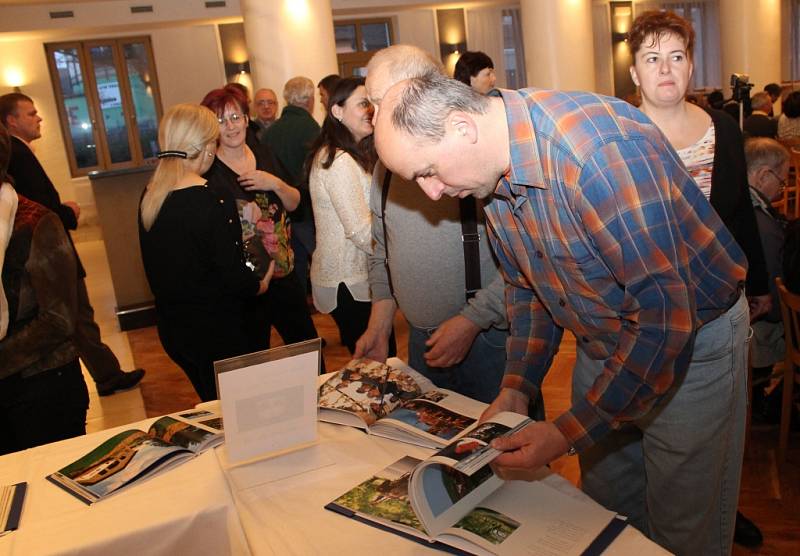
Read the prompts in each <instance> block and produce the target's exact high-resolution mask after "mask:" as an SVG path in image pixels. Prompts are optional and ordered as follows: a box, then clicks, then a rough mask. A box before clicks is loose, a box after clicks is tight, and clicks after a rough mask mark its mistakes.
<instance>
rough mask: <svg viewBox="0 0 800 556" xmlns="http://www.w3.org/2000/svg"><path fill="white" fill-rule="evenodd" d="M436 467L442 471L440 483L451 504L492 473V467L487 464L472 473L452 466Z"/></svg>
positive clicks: (476, 486)
mask: <svg viewBox="0 0 800 556" xmlns="http://www.w3.org/2000/svg"><path fill="white" fill-rule="evenodd" d="M437 468H438V469H440V470H441V472H442V484H443V485H444V489H445V492H447V496H448V497H450V502H451V503H452V504H455V503H456V502H458V501H459V500H461V499H462V498H464V497H465V496H466V495H467V494H469V493H470V492H472V491H473V490H475V489H476V488H478V487H479V486H480V485H481V484H483V482H484V481H486V480H488V479H489V477H491V476H492V475H493V473H492V468H491V467H489V466H488V465H487V466H486V467H482V468H481V469H478V470H477V471H476V472H475V473H473V474H472V475H467V474H465V473H462V472H461V471H457V470H455V469H453V468H452V467H446V466H442V465H439V466H437Z"/></svg>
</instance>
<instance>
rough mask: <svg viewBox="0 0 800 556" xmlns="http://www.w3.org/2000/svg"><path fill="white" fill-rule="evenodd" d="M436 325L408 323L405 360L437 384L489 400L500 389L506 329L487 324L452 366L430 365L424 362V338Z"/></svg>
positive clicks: (503, 366) (504, 356)
mask: <svg viewBox="0 0 800 556" xmlns="http://www.w3.org/2000/svg"><path fill="white" fill-rule="evenodd" d="M435 330H436V329H435V328H416V327H415V326H412V325H411V324H410V323H409V325H408V364H409V365H410V366H411V368H412V369H414V370H415V371H417V372H419V373H420V374H422V375H424V376H426V377H427V378H428V379H430V380H431V381H432V382H433V383H434V384H435V385H436V386H438V387H439V388H447V389H448V390H452V391H454V392H458V393H459V394H463V395H465V396H468V397H470V398H473V399H476V400H480V401H482V402H485V403H491V402H492V401H493V400H494V399H495V398H496V397H497V394H498V393H499V392H500V381H501V380H502V379H503V373H504V372H505V367H506V339H507V338H508V331H507V330H498V329H497V328H493V327H492V328H489V329H488V330H484V331H483V332H481V333H480V334H478V335H477V336H476V337H475V341H474V342H472V347H470V349H469V352H468V353H467V356H466V357H464V360H463V361H462V362H461V363H458V364H457V365H453V366H452V367H429V366H428V365H427V364H426V363H425V342H426V341H427V340H428V338H430V336H431V334H433V332H434V331H435Z"/></svg>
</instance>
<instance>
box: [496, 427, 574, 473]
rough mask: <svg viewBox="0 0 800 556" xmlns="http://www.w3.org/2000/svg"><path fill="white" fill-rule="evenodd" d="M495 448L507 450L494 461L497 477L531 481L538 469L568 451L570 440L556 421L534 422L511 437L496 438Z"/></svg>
mask: <svg viewBox="0 0 800 556" xmlns="http://www.w3.org/2000/svg"><path fill="white" fill-rule="evenodd" d="M492 448H495V449H497V450H501V451H502V452H504V453H503V454H501V455H500V456H498V457H497V459H495V460H494V461H493V462H492V463H491V466H492V469H493V470H494V472H495V474H496V475H497V476H498V477H500V478H501V479H505V480H506V481H510V480H521V481H531V480H533V479H535V478H536V477H537V473H536V472H537V470H538V469H539V468H541V467H542V466H543V465H547V464H548V463H550V462H551V461H553V460H554V459H556V458H558V457H560V456H563V455H564V454H566V453H567V450H569V443H568V442H567V439H566V438H565V437H564V435H563V434H561V431H560V430H558V428H557V427H556V426H555V425H554V424H553V423H531V424H530V425H528V426H527V427H525V428H524V429H522V430H520V431H518V432H516V433H514V434H512V435H511V436H507V437H503V438H496V439H494V440H493V441H492Z"/></svg>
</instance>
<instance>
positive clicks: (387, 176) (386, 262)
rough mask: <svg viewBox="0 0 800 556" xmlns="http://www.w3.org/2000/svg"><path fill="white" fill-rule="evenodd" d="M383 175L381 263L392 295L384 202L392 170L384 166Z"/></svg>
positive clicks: (387, 195) (387, 193) (392, 286)
mask: <svg viewBox="0 0 800 556" xmlns="http://www.w3.org/2000/svg"><path fill="white" fill-rule="evenodd" d="M385 170H386V173H385V174H384V175H383V188H382V189H381V218H382V219H383V252H384V254H385V256H384V259H383V264H384V266H385V267H386V278H387V279H388V281H389V291H390V292H391V294H392V297H394V285H392V271H391V269H390V268H389V237H388V235H387V234H386V203H387V201H388V199H389V184H391V183H392V171H391V170H389V169H388V168H385Z"/></svg>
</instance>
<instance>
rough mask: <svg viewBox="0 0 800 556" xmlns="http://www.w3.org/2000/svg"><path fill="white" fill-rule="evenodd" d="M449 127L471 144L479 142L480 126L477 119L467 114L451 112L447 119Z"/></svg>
mask: <svg viewBox="0 0 800 556" xmlns="http://www.w3.org/2000/svg"><path fill="white" fill-rule="evenodd" d="M447 127H448V128H449V129H450V130H451V131H452V132H453V133H455V134H456V136H458V137H463V138H465V139H467V140H468V141H469V142H470V143H473V144H474V143H477V141H478V125H477V122H476V121H475V118H474V117H473V116H472V115H471V114H468V113H466V112H460V111H456V112H451V113H450V115H449V116H448V117H447Z"/></svg>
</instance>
